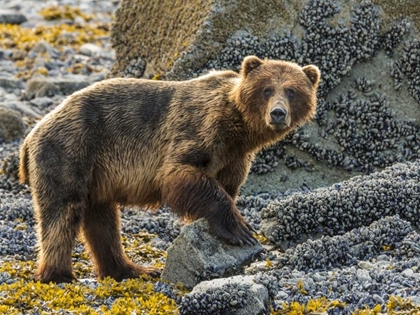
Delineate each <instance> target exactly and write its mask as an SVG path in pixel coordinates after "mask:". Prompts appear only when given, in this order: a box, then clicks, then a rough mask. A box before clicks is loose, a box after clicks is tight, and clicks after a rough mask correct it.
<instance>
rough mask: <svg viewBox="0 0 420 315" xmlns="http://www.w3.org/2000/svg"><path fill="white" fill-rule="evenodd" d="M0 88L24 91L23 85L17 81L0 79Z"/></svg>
mask: <svg viewBox="0 0 420 315" xmlns="http://www.w3.org/2000/svg"><path fill="white" fill-rule="evenodd" d="M0 86H1V87H3V88H5V89H10V90H11V89H24V88H25V84H24V83H23V82H22V81H21V80H19V79H13V78H10V77H0Z"/></svg>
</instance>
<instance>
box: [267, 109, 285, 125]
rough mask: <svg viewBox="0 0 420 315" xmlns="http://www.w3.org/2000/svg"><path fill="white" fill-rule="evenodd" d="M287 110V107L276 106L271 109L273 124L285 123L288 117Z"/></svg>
mask: <svg viewBox="0 0 420 315" xmlns="http://www.w3.org/2000/svg"><path fill="white" fill-rule="evenodd" d="M286 115H287V112H286V110H285V109H283V108H280V107H276V108H274V109H272V110H271V112H270V116H271V119H272V123H273V124H280V123H283V122H284V120H285V118H286Z"/></svg>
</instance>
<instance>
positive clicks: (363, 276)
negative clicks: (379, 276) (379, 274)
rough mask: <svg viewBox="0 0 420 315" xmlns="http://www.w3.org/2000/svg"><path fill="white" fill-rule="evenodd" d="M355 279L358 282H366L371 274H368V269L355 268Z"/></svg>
mask: <svg viewBox="0 0 420 315" xmlns="http://www.w3.org/2000/svg"><path fill="white" fill-rule="evenodd" d="M356 273H357V280H359V281H360V282H365V281H366V282H367V281H370V280H372V278H371V276H370V275H369V271H367V270H363V269H359V270H357V272H356Z"/></svg>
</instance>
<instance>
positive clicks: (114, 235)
mask: <svg viewBox="0 0 420 315" xmlns="http://www.w3.org/2000/svg"><path fill="white" fill-rule="evenodd" d="M82 231H83V236H84V239H85V243H86V245H87V247H88V249H89V252H90V254H91V255H92V258H93V262H94V265H95V269H96V272H97V275H98V277H100V278H101V279H103V278H105V277H107V276H109V277H111V278H114V279H115V280H117V281H121V280H123V279H126V278H136V277H138V276H139V275H140V274H148V275H151V276H159V275H160V271H159V270H158V269H156V268H152V267H142V266H139V265H136V264H134V263H133V262H132V261H130V259H129V258H128V257H127V256H126V254H125V252H124V250H123V247H122V244H121V240H120V237H121V234H120V217H119V210H118V208H117V205H116V204H115V203H98V204H95V205H91V207H90V208H89V209H88V210H87V211H86V213H85V216H84V220H83V224H82Z"/></svg>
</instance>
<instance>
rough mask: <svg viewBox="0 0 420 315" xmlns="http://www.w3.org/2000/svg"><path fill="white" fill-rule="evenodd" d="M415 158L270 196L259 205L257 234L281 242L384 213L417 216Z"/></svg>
mask: <svg viewBox="0 0 420 315" xmlns="http://www.w3.org/2000/svg"><path fill="white" fill-rule="evenodd" d="M418 196H420V161H416V162H414V163H405V164H402V163H400V164H395V165H394V166H392V167H389V168H387V169H385V170H384V171H382V172H378V173H373V174H371V175H366V176H356V177H353V178H351V179H350V180H347V181H344V182H342V183H337V184H334V185H333V186H330V187H328V188H319V189H316V190H314V191H312V192H309V193H307V194H295V195H292V196H290V197H288V198H285V199H283V200H276V201H273V202H271V203H269V204H268V206H267V207H266V208H265V209H263V210H262V213H261V217H262V219H263V220H262V222H261V230H262V232H263V234H264V235H265V236H266V237H267V238H268V239H270V240H271V241H273V242H275V243H276V244H278V245H280V246H282V247H283V248H284V249H285V248H287V247H289V242H290V241H302V240H306V239H307V238H313V237H314V236H316V235H317V234H326V235H337V234H344V233H345V232H347V231H350V230H351V229H354V228H358V227H361V226H366V225H369V224H371V223H372V222H374V221H375V220H378V219H380V218H382V217H384V216H387V215H394V214H398V215H400V216H401V218H403V219H404V220H407V221H410V222H411V223H412V224H413V225H415V226H418V224H419V222H420V212H419V210H418V209H420V199H419V198H418Z"/></svg>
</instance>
